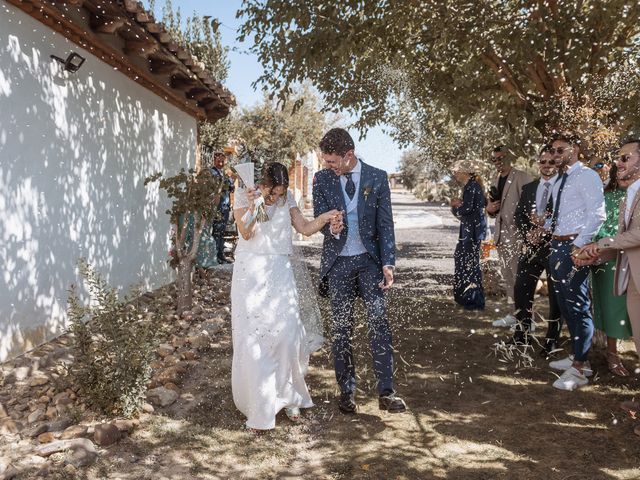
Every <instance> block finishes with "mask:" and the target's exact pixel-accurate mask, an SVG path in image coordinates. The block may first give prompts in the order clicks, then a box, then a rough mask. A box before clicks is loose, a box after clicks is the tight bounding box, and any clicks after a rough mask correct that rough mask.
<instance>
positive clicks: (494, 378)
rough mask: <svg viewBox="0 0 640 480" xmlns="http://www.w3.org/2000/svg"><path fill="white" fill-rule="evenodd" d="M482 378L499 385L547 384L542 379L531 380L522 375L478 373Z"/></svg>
mask: <svg viewBox="0 0 640 480" xmlns="http://www.w3.org/2000/svg"><path fill="white" fill-rule="evenodd" d="M479 378H480V379H482V380H487V381H488V382H494V383H499V384H501V385H547V382H545V381H542V380H532V379H530V378H522V377H517V378H516V377H502V376H499V375H480V377H479Z"/></svg>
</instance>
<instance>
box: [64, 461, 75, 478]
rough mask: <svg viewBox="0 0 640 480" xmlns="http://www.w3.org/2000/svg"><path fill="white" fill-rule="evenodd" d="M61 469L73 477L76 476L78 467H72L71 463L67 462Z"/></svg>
mask: <svg viewBox="0 0 640 480" xmlns="http://www.w3.org/2000/svg"><path fill="white" fill-rule="evenodd" d="M63 470H64V473H66V474H67V475H71V476H72V477H73V478H77V477H76V476H75V475H76V473H77V470H78V469H77V468H76V467H74V466H73V464H72V463H68V464H67V465H65V466H64V468H63Z"/></svg>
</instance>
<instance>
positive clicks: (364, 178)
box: [356, 160, 370, 222]
mask: <svg viewBox="0 0 640 480" xmlns="http://www.w3.org/2000/svg"><path fill="white" fill-rule="evenodd" d="M369 173H370V172H369V165H367V164H366V163H364V162H363V161H362V160H360V183H359V185H358V191H357V192H356V195H358V222H360V221H361V220H362V216H363V215H364V202H365V198H364V189H365V187H366V186H367V185H368V184H369V179H370V175H369Z"/></svg>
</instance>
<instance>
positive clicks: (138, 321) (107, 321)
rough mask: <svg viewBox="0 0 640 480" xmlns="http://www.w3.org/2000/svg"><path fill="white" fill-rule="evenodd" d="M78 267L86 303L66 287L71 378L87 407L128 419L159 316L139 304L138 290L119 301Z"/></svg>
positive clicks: (143, 380)
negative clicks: (71, 361) (70, 335)
mask: <svg viewBox="0 0 640 480" xmlns="http://www.w3.org/2000/svg"><path fill="white" fill-rule="evenodd" d="M78 267H79V271H80V276H81V277H82V279H83V281H84V283H85V285H86V286H87V288H88V291H89V295H90V299H89V303H88V304H87V305H85V304H83V302H82V301H81V300H80V298H79V296H78V292H77V288H76V287H75V286H74V285H72V286H71V288H70V290H69V308H68V314H69V319H70V321H71V327H70V331H71V334H72V349H73V363H72V364H71V366H70V370H69V373H70V375H71V380H72V381H73V383H74V384H75V385H76V386H77V387H79V389H80V394H81V395H82V397H83V399H84V401H85V402H86V403H87V404H88V405H90V406H91V407H92V408H95V409H96V410H98V411H100V412H102V413H104V414H107V415H123V416H125V417H130V416H131V415H133V414H134V413H135V412H136V411H137V410H138V408H139V407H140V405H141V403H142V400H143V398H144V396H145V392H146V389H147V383H148V382H149V379H150V378H151V362H152V361H153V359H154V352H155V349H156V346H157V342H158V335H159V332H160V329H159V328H158V324H159V321H160V319H159V315H158V314H157V313H155V312H151V311H147V309H146V308H145V307H144V306H143V305H142V304H141V303H140V301H139V298H140V294H141V293H142V292H141V291H140V289H139V288H134V289H133V290H132V291H131V293H130V294H129V295H127V296H126V297H125V298H124V299H121V300H120V299H118V294H117V291H116V289H115V288H112V287H110V286H109V285H108V283H107V282H106V281H105V280H104V279H103V278H102V277H101V276H100V274H98V273H97V272H96V271H95V270H94V269H93V268H92V267H91V266H90V265H89V264H88V263H87V262H86V261H85V260H84V259H81V260H80V261H79V262H78Z"/></svg>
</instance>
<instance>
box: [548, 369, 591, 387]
mask: <svg viewBox="0 0 640 480" xmlns="http://www.w3.org/2000/svg"><path fill="white" fill-rule="evenodd" d="M588 383H589V380H587V377H586V375H583V374H582V373H580V372H579V371H578V370H577V369H575V368H573V367H569V368H568V369H567V370H565V371H564V373H563V374H562V375H560V378H558V379H557V380H556V381H555V382H553V386H554V387H555V388H557V389H558V390H567V391H573V390H575V389H576V388H580V387H584V386H585V385H586V384H588Z"/></svg>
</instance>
